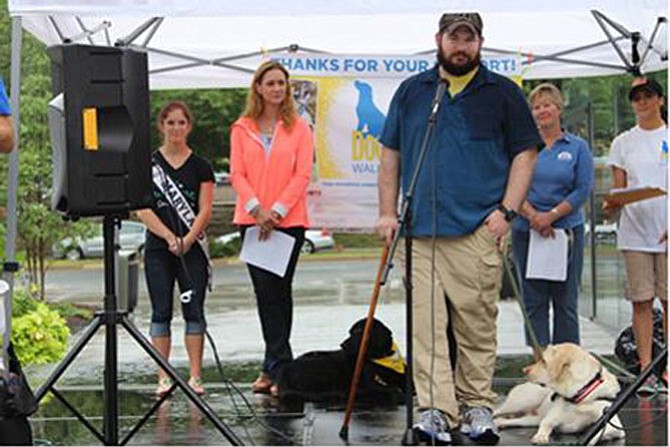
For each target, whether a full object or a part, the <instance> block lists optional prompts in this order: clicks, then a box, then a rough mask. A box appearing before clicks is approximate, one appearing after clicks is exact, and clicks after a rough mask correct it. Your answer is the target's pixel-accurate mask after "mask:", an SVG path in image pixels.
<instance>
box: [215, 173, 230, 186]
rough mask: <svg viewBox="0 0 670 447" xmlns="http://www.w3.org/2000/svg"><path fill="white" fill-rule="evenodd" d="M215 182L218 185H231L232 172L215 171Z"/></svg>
mask: <svg viewBox="0 0 670 447" xmlns="http://www.w3.org/2000/svg"><path fill="white" fill-rule="evenodd" d="M214 184H215V185H216V186H226V185H230V174H229V173H227V172H224V171H222V172H215V173H214Z"/></svg>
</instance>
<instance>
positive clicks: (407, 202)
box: [380, 79, 447, 445]
mask: <svg viewBox="0 0 670 447" xmlns="http://www.w3.org/2000/svg"><path fill="white" fill-rule="evenodd" d="M446 89H447V82H446V80H442V79H441V80H438V85H437V91H436V93H435V99H434V100H433V104H432V108H431V113H430V116H429V118H428V125H427V127H426V132H425V133H424V136H423V141H422V143H421V149H420V151H419V156H418V158H417V162H416V165H415V166H414V172H413V173H412V180H411V181H410V184H409V187H408V188H407V191H406V192H405V195H404V197H403V202H402V206H401V208H400V215H399V216H398V231H396V232H395V234H394V236H393V240H392V242H391V245H390V247H389V252H388V258H387V260H386V266H385V267H384V273H383V275H382V278H381V281H380V285H382V286H383V285H384V284H386V281H387V280H388V276H389V274H390V272H391V269H392V268H393V257H394V255H395V251H396V248H397V247H398V242H399V240H400V233H402V232H403V230H404V232H405V280H404V286H405V308H406V310H405V315H406V317H405V318H406V321H405V327H406V334H405V338H406V346H407V368H406V370H405V381H406V382H405V407H406V411H407V415H406V428H405V433H404V435H403V438H402V445H417V444H418V442H417V439H416V436H415V434H414V429H413V427H412V426H413V425H414V422H413V419H414V415H413V412H414V402H413V394H414V386H413V380H412V341H413V340H412V314H413V312H412V299H413V297H412V288H413V285H412V199H413V197H414V192H415V190H416V185H417V182H418V180H419V175H420V173H421V168H422V166H423V163H424V159H425V158H426V153H427V152H428V143H429V142H430V140H431V138H432V136H433V131H434V130H435V122H436V121H437V112H438V110H439V109H440V103H441V102H442V98H443V97H444V93H445V91H446ZM445 330H446V329H445Z"/></svg>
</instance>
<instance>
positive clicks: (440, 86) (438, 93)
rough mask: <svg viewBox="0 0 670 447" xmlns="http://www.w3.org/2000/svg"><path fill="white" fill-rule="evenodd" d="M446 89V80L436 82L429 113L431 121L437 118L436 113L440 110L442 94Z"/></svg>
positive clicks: (447, 82) (447, 83) (447, 85)
mask: <svg viewBox="0 0 670 447" xmlns="http://www.w3.org/2000/svg"><path fill="white" fill-rule="evenodd" d="M447 87H449V81H447V80H446V79H442V78H440V80H439V81H437V89H436V90H435V98H434V99H433V105H432V106H431V112H430V119H431V120H434V119H435V117H436V116H437V111H438V110H440V104H441V103H442V98H443V97H444V93H445V92H446V91H447Z"/></svg>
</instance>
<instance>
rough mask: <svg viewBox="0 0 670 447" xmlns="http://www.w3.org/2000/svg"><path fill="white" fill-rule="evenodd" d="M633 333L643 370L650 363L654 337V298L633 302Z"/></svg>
mask: <svg viewBox="0 0 670 447" xmlns="http://www.w3.org/2000/svg"><path fill="white" fill-rule="evenodd" d="M633 334H634V335H635V344H636V345H637V356H638V359H639V360H640V368H641V369H642V370H644V369H645V368H646V367H647V366H648V365H649V364H650V363H651V352H652V343H653V337H654V300H653V299H651V300H648V301H643V302H639V303H633Z"/></svg>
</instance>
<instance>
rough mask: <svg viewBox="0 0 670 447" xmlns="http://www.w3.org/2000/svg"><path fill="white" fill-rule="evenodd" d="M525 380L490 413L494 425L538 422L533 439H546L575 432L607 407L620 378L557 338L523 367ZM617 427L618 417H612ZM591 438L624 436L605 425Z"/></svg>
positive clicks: (536, 441) (576, 348) (544, 441)
mask: <svg viewBox="0 0 670 447" xmlns="http://www.w3.org/2000/svg"><path fill="white" fill-rule="evenodd" d="M524 373H525V374H526V378H527V379H528V382H526V383H522V384H521V385H517V386H516V387H514V388H512V390H511V391H510V392H509V394H508V395H507V398H506V399H505V401H504V402H503V404H502V406H501V407H500V408H498V409H497V410H496V411H495V412H494V417H495V423H496V425H497V426H498V428H501V429H502V428H506V427H538V430H537V432H536V433H535V435H534V436H533V438H532V442H533V444H548V443H549V437H550V436H551V434H552V432H554V431H556V432H559V433H578V432H581V431H583V430H585V429H586V428H588V427H589V426H590V425H592V424H593V423H594V422H596V421H597V420H598V419H599V418H600V416H602V414H603V413H604V411H605V409H606V408H607V407H609V406H610V404H611V402H610V401H609V400H608V399H614V398H615V397H616V395H617V394H618V393H619V389H620V387H619V382H618V381H617V379H616V377H615V376H614V375H613V374H612V373H610V372H609V371H607V370H606V369H605V368H603V366H602V365H601V364H600V362H599V361H598V360H597V359H596V358H595V357H593V356H592V355H591V354H589V353H588V352H587V351H585V350H584V349H583V348H581V347H580V346H577V345H575V344H573V343H562V344H558V345H553V346H552V345H550V346H548V347H547V348H546V349H545V351H544V353H543V359H542V360H540V361H538V362H537V363H534V364H532V365H530V366H527V367H526V368H524ZM611 422H612V424H613V425H616V426H619V427H620V426H621V422H620V421H619V418H618V416H616V415H615V416H614V417H613V418H612V419H611ZM603 430H604V432H601V433H600V434H599V435H598V436H595V437H594V438H593V441H594V442H596V441H606V440H612V439H618V438H622V437H624V436H625V433H624V432H623V431H622V430H619V429H617V428H614V427H612V426H611V425H610V424H607V425H606V426H605V428H604V429H603Z"/></svg>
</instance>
